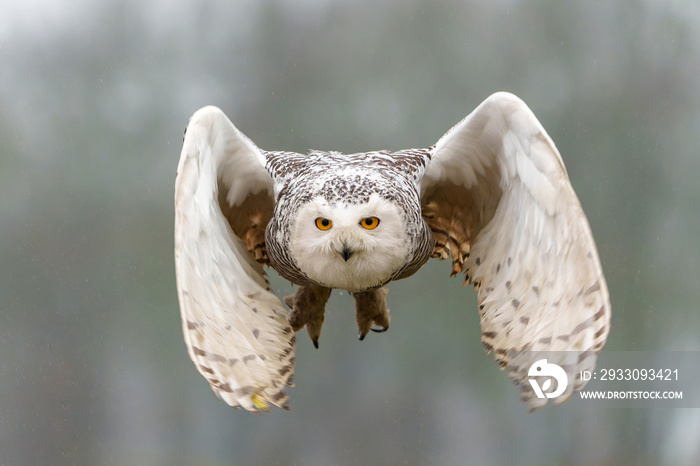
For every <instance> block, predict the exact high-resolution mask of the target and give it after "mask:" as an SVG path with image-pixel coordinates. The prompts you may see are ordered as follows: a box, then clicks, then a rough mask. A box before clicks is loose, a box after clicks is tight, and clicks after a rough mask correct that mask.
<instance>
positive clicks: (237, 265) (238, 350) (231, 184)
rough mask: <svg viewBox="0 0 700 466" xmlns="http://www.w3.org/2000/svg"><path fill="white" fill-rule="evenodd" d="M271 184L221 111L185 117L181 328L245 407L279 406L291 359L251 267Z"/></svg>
mask: <svg viewBox="0 0 700 466" xmlns="http://www.w3.org/2000/svg"><path fill="white" fill-rule="evenodd" d="M272 190H273V186H272V178H271V177H270V175H269V173H268V172H267V170H266V169H265V157H264V155H263V154H262V152H261V151H260V149H258V148H257V147H256V146H255V145H254V144H253V143H252V142H251V141H250V140H249V139H248V138H247V137H245V135H243V134H242V133H241V132H240V131H238V130H237V129H236V128H235V127H234V126H233V124H231V122H230V121H229V120H228V118H227V117H226V116H225V115H224V113H223V112H222V111H221V110H219V109H218V108H216V107H205V108H202V109H201V110H199V111H197V112H196V113H195V114H194V115H193V116H192V118H191V119H190V122H189V124H188V126H187V129H186V132H185V140H184V145H183V148H182V155H181V156H180V163H179V165H178V170H177V178H176V180H175V269H176V273H177V289H178V298H179V300H180V310H181V314H182V328H183V332H184V336H185V342H186V343H187V349H188V351H189V354H190V357H191V358H192V360H193V361H194V363H195V366H197V369H198V370H199V372H200V373H201V374H202V375H203V376H204V378H205V379H207V381H209V383H210V384H211V387H212V389H213V390H214V392H215V393H216V394H217V395H218V396H219V397H221V398H222V399H223V400H224V401H226V403H228V404H230V405H232V406H235V407H243V408H245V409H248V410H251V411H257V410H260V409H263V410H266V408H267V404H268V403H270V404H273V405H276V406H280V407H285V406H286V403H287V401H288V397H287V395H286V394H285V393H284V391H283V388H284V386H285V385H291V378H292V373H293V363H294V345H295V335H294V332H293V331H292V328H291V327H290V326H289V323H288V320H287V312H286V311H285V308H284V306H283V305H282V303H281V301H280V300H279V299H278V298H277V296H275V295H274V293H272V291H271V290H270V287H269V282H268V280H267V277H266V275H265V273H264V271H263V269H262V267H261V263H265V262H266V255H265V251H264V231H265V226H266V225H267V223H268V221H269V219H270V218H271V216H272V209H273V202H274V201H273V197H272V196H273V193H272ZM256 258H257V260H258V261H256V260H255V259H256Z"/></svg>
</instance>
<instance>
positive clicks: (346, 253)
mask: <svg viewBox="0 0 700 466" xmlns="http://www.w3.org/2000/svg"><path fill="white" fill-rule="evenodd" d="M350 256H352V251H351V250H350V248H349V247H347V246H345V245H344V246H343V259H345V262H347V261H348V259H350Z"/></svg>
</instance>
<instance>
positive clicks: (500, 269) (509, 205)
mask: <svg viewBox="0 0 700 466" xmlns="http://www.w3.org/2000/svg"><path fill="white" fill-rule="evenodd" d="M420 191H421V202H422V207H423V216H424V218H425V220H426V222H428V224H429V225H430V227H431V229H432V230H433V235H434V238H435V241H436V249H435V254H434V255H435V257H440V258H443V259H444V258H448V257H449V258H450V259H451V260H452V261H453V271H452V272H453V275H454V274H457V273H460V272H463V273H465V275H466V279H465V281H469V282H471V283H473V284H474V286H475V287H476V288H478V302H479V314H480V317H481V341H482V344H483V345H484V347H485V348H486V350H487V351H488V352H494V353H495V357H496V360H497V362H498V364H499V365H500V366H501V367H502V368H507V370H508V373H509V376H510V377H511V378H512V379H513V380H514V382H516V384H517V385H519V386H520V388H521V396H522V398H523V400H524V401H527V402H528V403H529V404H530V406H531V408H533V409H536V408H538V407H540V406H543V405H544V404H546V401H547V399H546V398H545V399H540V398H537V397H536V396H535V393H534V391H533V388H532V386H531V384H529V383H526V382H527V380H526V379H527V378H528V369H529V368H530V366H531V365H532V364H533V363H535V362H536V361H538V360H540V359H542V358H543V357H544V358H546V357H549V358H550V363H552V362H553V363H556V364H558V365H560V366H562V367H563V368H564V369H565V371H566V373H567V376H568V381H569V382H568V386H567V388H566V390H565V392H564V393H563V394H562V395H561V396H559V397H557V398H556V399H555V400H553V402H554V403H555V404H556V403H558V402H561V401H564V400H566V399H568V398H569V397H570V396H571V394H572V393H573V392H574V391H578V390H580V389H581V388H582V387H583V385H584V383H585V382H584V381H582V380H580V377H577V375H578V374H579V373H580V371H581V370H592V368H593V367H595V361H596V355H597V353H598V351H599V350H600V349H601V348H602V347H603V345H604V344H605V340H606V338H607V336H608V332H609V324H610V302H609V297H608V290H607V286H606V283H605V278H604V277H603V272H602V269H601V266H600V261H599V259H598V252H597V250H596V247H595V243H594V242H593V236H592V235H591V230H590V227H589V225H588V221H587V220H586V217H585V215H584V213H583V210H582V209H581V205H580V203H579V201H578V198H577V197H576V194H575V193H574V190H573V188H572V187H571V183H570V181H569V179H568V176H567V173H566V169H565V168H564V163H563V162H562V159H561V156H560V155H559V152H558V151H557V149H556V147H555V146H554V143H553V142H552V140H551V139H550V137H549V136H548V135H547V133H546V132H545V130H544V128H543V127H542V126H541V125H540V123H539V122H538V121H537V119H536V118H535V115H534V114H533V113H532V112H531V111H530V109H529V108H528V107H527V106H526V105H525V103H524V102H522V101H521V100H520V99H518V98H517V97H515V96H514V95H511V94H508V93H497V94H494V95H492V96H491V97H489V98H488V99H487V100H486V101H484V102H483V103H482V104H481V105H480V106H479V107H478V108H477V109H476V110H474V112H472V113H471V114H470V115H469V116H467V117H466V118H465V119H464V120H462V121H461V122H460V123H458V124H457V125H456V126H455V127H454V128H452V129H451V130H450V131H449V132H447V134H445V135H444V136H443V137H442V138H441V139H440V141H438V143H437V144H436V145H435V146H434V147H433V148H431V151H430V161H429V163H428V166H427V167H426V169H425V172H424V175H423V177H422V179H421V181H420Z"/></svg>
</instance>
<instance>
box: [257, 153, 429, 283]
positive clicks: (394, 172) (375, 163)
mask: <svg viewBox="0 0 700 466" xmlns="http://www.w3.org/2000/svg"><path fill="white" fill-rule="evenodd" d="M264 155H265V158H266V160H267V166H266V168H267V170H268V171H269V172H270V174H271V175H272V177H273V180H274V186H275V212H274V215H273V217H272V219H271V221H270V223H269V224H268V226H267V230H266V232H265V243H266V247H267V254H268V257H269V258H270V262H271V263H272V265H273V267H274V268H275V270H277V272H278V273H279V274H280V275H281V276H283V277H285V278H286V279H288V280H290V281H292V282H294V283H296V284H299V285H314V284H317V283H315V282H313V281H312V280H310V279H309V278H308V277H307V276H306V274H304V272H302V271H301V270H299V268H298V267H297V266H296V265H295V263H294V260H293V259H292V257H291V255H290V249H291V248H290V247H289V241H290V238H289V235H287V234H279V233H281V232H282V233H283V232H289V231H291V229H292V227H293V224H294V222H295V221H296V212H297V210H298V209H299V207H300V206H302V205H304V204H306V203H307V202H309V201H310V200H311V199H314V198H317V197H321V198H323V199H324V200H325V201H326V202H328V204H331V205H334V204H345V205H348V204H362V203H366V202H367V201H368V200H369V197H370V196H371V195H373V194H377V195H379V196H380V197H382V198H383V199H386V200H387V201H390V202H392V203H393V204H395V205H396V206H398V207H399V208H400V209H401V212H402V214H403V216H404V220H405V224H406V225H407V236H408V238H407V239H408V240H409V241H410V243H411V244H412V245H413V250H412V252H411V257H409V258H408V260H407V263H406V265H405V266H404V267H403V268H401V269H400V270H397V272H396V274H395V275H394V276H393V277H392V278H391V279H392V280H393V279H398V278H404V277H407V276H410V275H411V274H413V273H414V272H416V271H417V270H418V269H419V268H420V267H421V266H422V265H423V264H424V263H425V262H426V261H427V260H428V258H429V257H430V256H431V254H432V253H433V250H434V249H435V242H434V240H433V236H432V233H431V230H430V227H429V226H428V225H427V224H426V223H425V221H424V220H423V218H422V217H421V206H420V197H419V193H418V184H417V183H418V181H419V180H420V177H421V176H422V174H423V172H424V171H425V168H426V166H427V164H428V163H429V161H430V149H408V150H403V151H399V152H389V151H375V152H367V153H357V154H341V153H339V152H321V151H312V152H310V153H309V154H307V155H303V154H297V153H295V152H264ZM388 281H389V280H387V282H388Z"/></svg>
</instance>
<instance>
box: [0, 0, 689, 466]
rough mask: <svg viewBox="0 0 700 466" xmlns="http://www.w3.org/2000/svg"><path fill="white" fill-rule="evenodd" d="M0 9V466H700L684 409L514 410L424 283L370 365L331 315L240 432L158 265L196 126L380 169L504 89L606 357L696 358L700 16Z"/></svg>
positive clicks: (402, 295) (506, 385) (618, 6)
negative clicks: (515, 100)
mask: <svg viewBox="0 0 700 466" xmlns="http://www.w3.org/2000/svg"><path fill="white" fill-rule="evenodd" d="M0 10H1V11H2V15H0V264H2V272H1V278H0V298H1V299H0V303H1V304H0V464H3V465H13V464H17V465H23V464H42V465H44V464H167V465H175V464H194V465H225V464H241V465H254V464H298V465H310V464H319V465H328V464H431V465H432V464H486V465H488V464H494V465H497V464H533V465H542V464H552V465H553V464H610V465H613V464H674V465H676V464H699V463H698V462H700V446H699V445H700V410H698V409H658V408H654V409H652V408H649V409H603V408H602V407H601V408H596V407H592V406H591V405H590V404H588V405H586V406H585V407H583V406H581V405H580V404H578V403H577V402H576V401H575V400H572V401H570V402H568V403H565V404H563V405H561V406H558V407H555V408H547V409H542V410H540V411H538V412H536V413H534V414H528V413H527V409H526V408H525V407H524V406H521V405H519V404H518V403H517V401H515V402H511V401H512V400H515V399H517V396H516V394H515V392H514V389H513V388H512V386H511V384H510V382H509V381H508V379H507V377H506V376H505V374H504V373H502V372H501V371H499V369H498V367H497V366H496V364H494V362H493V359H492V357H491V356H489V355H486V354H485V353H484V351H483V349H482V347H481V345H480V343H479V320H478V313H477V310H476V297H475V294H474V293H472V291H471V290H470V289H468V288H462V287H460V281H459V279H456V278H455V279H449V278H448V276H449V264H447V263H441V262H436V263H434V264H430V265H428V266H426V267H425V268H424V269H423V270H422V271H421V272H420V273H419V274H418V275H416V276H414V277H413V278H412V279H410V280H406V281H403V282H397V283H394V284H392V286H391V287H390V290H391V292H390V295H389V299H390V308H391V310H392V317H393V320H392V326H391V330H390V331H389V332H387V333H386V334H382V335H369V336H368V338H367V339H366V340H365V341H364V342H362V343H359V342H358V341H357V338H356V328H355V324H354V312H353V304H352V301H351V299H350V297H349V296H347V293H346V294H342V293H338V292H337V291H336V292H334V294H333V296H332V298H331V301H330V303H329V309H328V312H327V317H326V324H325V326H324V333H323V336H322V340H321V348H320V349H319V350H315V349H314V348H313V346H312V345H311V343H310V341H309V340H308V338H306V335H305V331H302V333H301V334H300V336H299V337H300V338H299V344H298V349H297V367H296V371H297V373H296V382H297V387H295V388H293V389H290V390H289V392H290V393H291V397H292V401H291V411H290V412H285V411H281V410H277V411H276V412H273V413H271V414H266V415H253V414H250V413H247V412H239V411H236V410H233V409H231V408H229V407H228V406H226V405H225V404H224V403H223V402H221V401H219V400H217V399H216V398H215V396H214V395H213V394H212V392H211V391H210V390H209V388H208V385H207V383H206V382H205V380H204V379H203V378H202V377H200V376H199V374H198V373H197V371H196V370H195V368H194V366H193V365H192V363H191V362H190V361H189V358H188V356H187V353H186V349H185V345H184V343H183V340H182V334H181V327H180V317H179V310H178V303H177V296H176V291H175V275H174V263H173V186H174V178H175V170H176V166H177V161H178V158H179V153H180V147H181V143H182V133H183V129H184V127H185V124H186V122H187V119H188V117H189V116H190V115H191V114H192V113H193V112H194V111H195V110H196V109H197V108H199V107H201V106H203V105H206V104H216V105H218V106H220V107H221V108H222V109H224V111H225V112H226V113H227V114H228V115H229V117H230V118H231V120H232V121H233V122H234V123H235V124H236V125H237V126H238V127H239V128H240V129H241V130H242V131H243V132H245V133H246V134H247V135H248V136H250V137H251V138H252V139H253V140H254V141H255V142H256V143H257V144H258V145H259V146H260V147H262V148H265V149H268V150H277V149H284V150H293V151H298V152H305V151H307V149H309V148H316V149H326V150H331V149H332V150H339V151H345V152H358V151H364V150H370V149H380V148H385V149H393V150H397V149H402V148H407V147H424V146H427V145H430V144H432V143H433V142H435V141H436V140H437V139H438V138H439V137H440V136H441V135H442V134H443V133H444V132H445V131H446V130H447V129H449V128H450V127H451V126H452V125H453V124H454V123H456V122H457V121H459V120H460V119H461V118H463V117H464V116H465V115H466V114H468V113H469V112H470V111H471V110H472V109H473V108H474V107H476V105H478V104H479V102H481V101H482V100H483V99H484V98H486V97H487V96H488V95H489V94H491V93H492V92H494V91H498V90H507V91H511V92H513V93H515V94H517V95H519V96H520V97H521V98H523V99H524V100H525V101H526V102H527V103H528V104H529V105H530V107H531V108H532V109H533V111H534V112H535V114H536V115H537V116H538V118H539V119H540V121H541V122H542V123H543V125H544V126H545V128H547V130H548V132H549V133H550V135H551V136H552V138H553V139H554V141H555V142H556V144H557V145H558V147H559V149H560V151H561V153H562V155H563V158H564V161H565V163H566V165H567V168H568V171H569V174H570V178H571V181H572V184H573V186H574V188H575V189H576V191H577V193H578V195H579V197H580V200H581V203H582V205H583V207H584V209H585V211H586V213H587V215H588V219H589V221H590V224H591V228H592V230H593V234H594V236H595V239H596V242H597V245H598V248H599V252H600V256H601V261H602V264H603V268H604V271H605V274H606V277H607V280H608V286H609V288H610V294H611V300H612V309H613V318H612V332H611V334H610V338H609V340H608V344H607V346H606V348H605V349H606V350H699V349H700V336H699V335H700V312H698V311H699V305H698V301H699V298H700V278H699V277H700V253H699V252H698V238H700V215H698V211H699V208H700V184H699V183H698V181H697V178H698V175H699V174H700V154H699V153H698V152H699V151H698V142H699V141H700V139H699V138H700V3H699V2H697V1H695V0H686V1H681V0H678V1H673V0H669V1H655V0H639V1H622V0H609V1H600V2H594V1H586V2H562V1H559V0H530V1H525V0H504V1H494V2H483V1H476V0H445V1H432V0H431V1H427V0H426V1H419V0H401V1H398V0H394V1H388V0H384V1H368V0H360V1H354V0H335V1H323V0H297V1H294V2H291V1H285V0H258V1H165V0H99V1H88V0H67V1H63V2H55V1H51V0H24V1H22V2H18V1H13V0H2V1H0ZM273 275H274V274H273ZM272 278H273V284H274V287H275V288H276V289H277V290H279V292H280V294H284V293H287V292H288V291H289V290H290V287H289V285H288V284H286V283H284V282H283V281H282V280H280V279H279V278H277V277H275V276H273V277H272ZM698 366H699V369H700V362H699V363H698ZM505 400H510V401H505Z"/></svg>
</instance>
